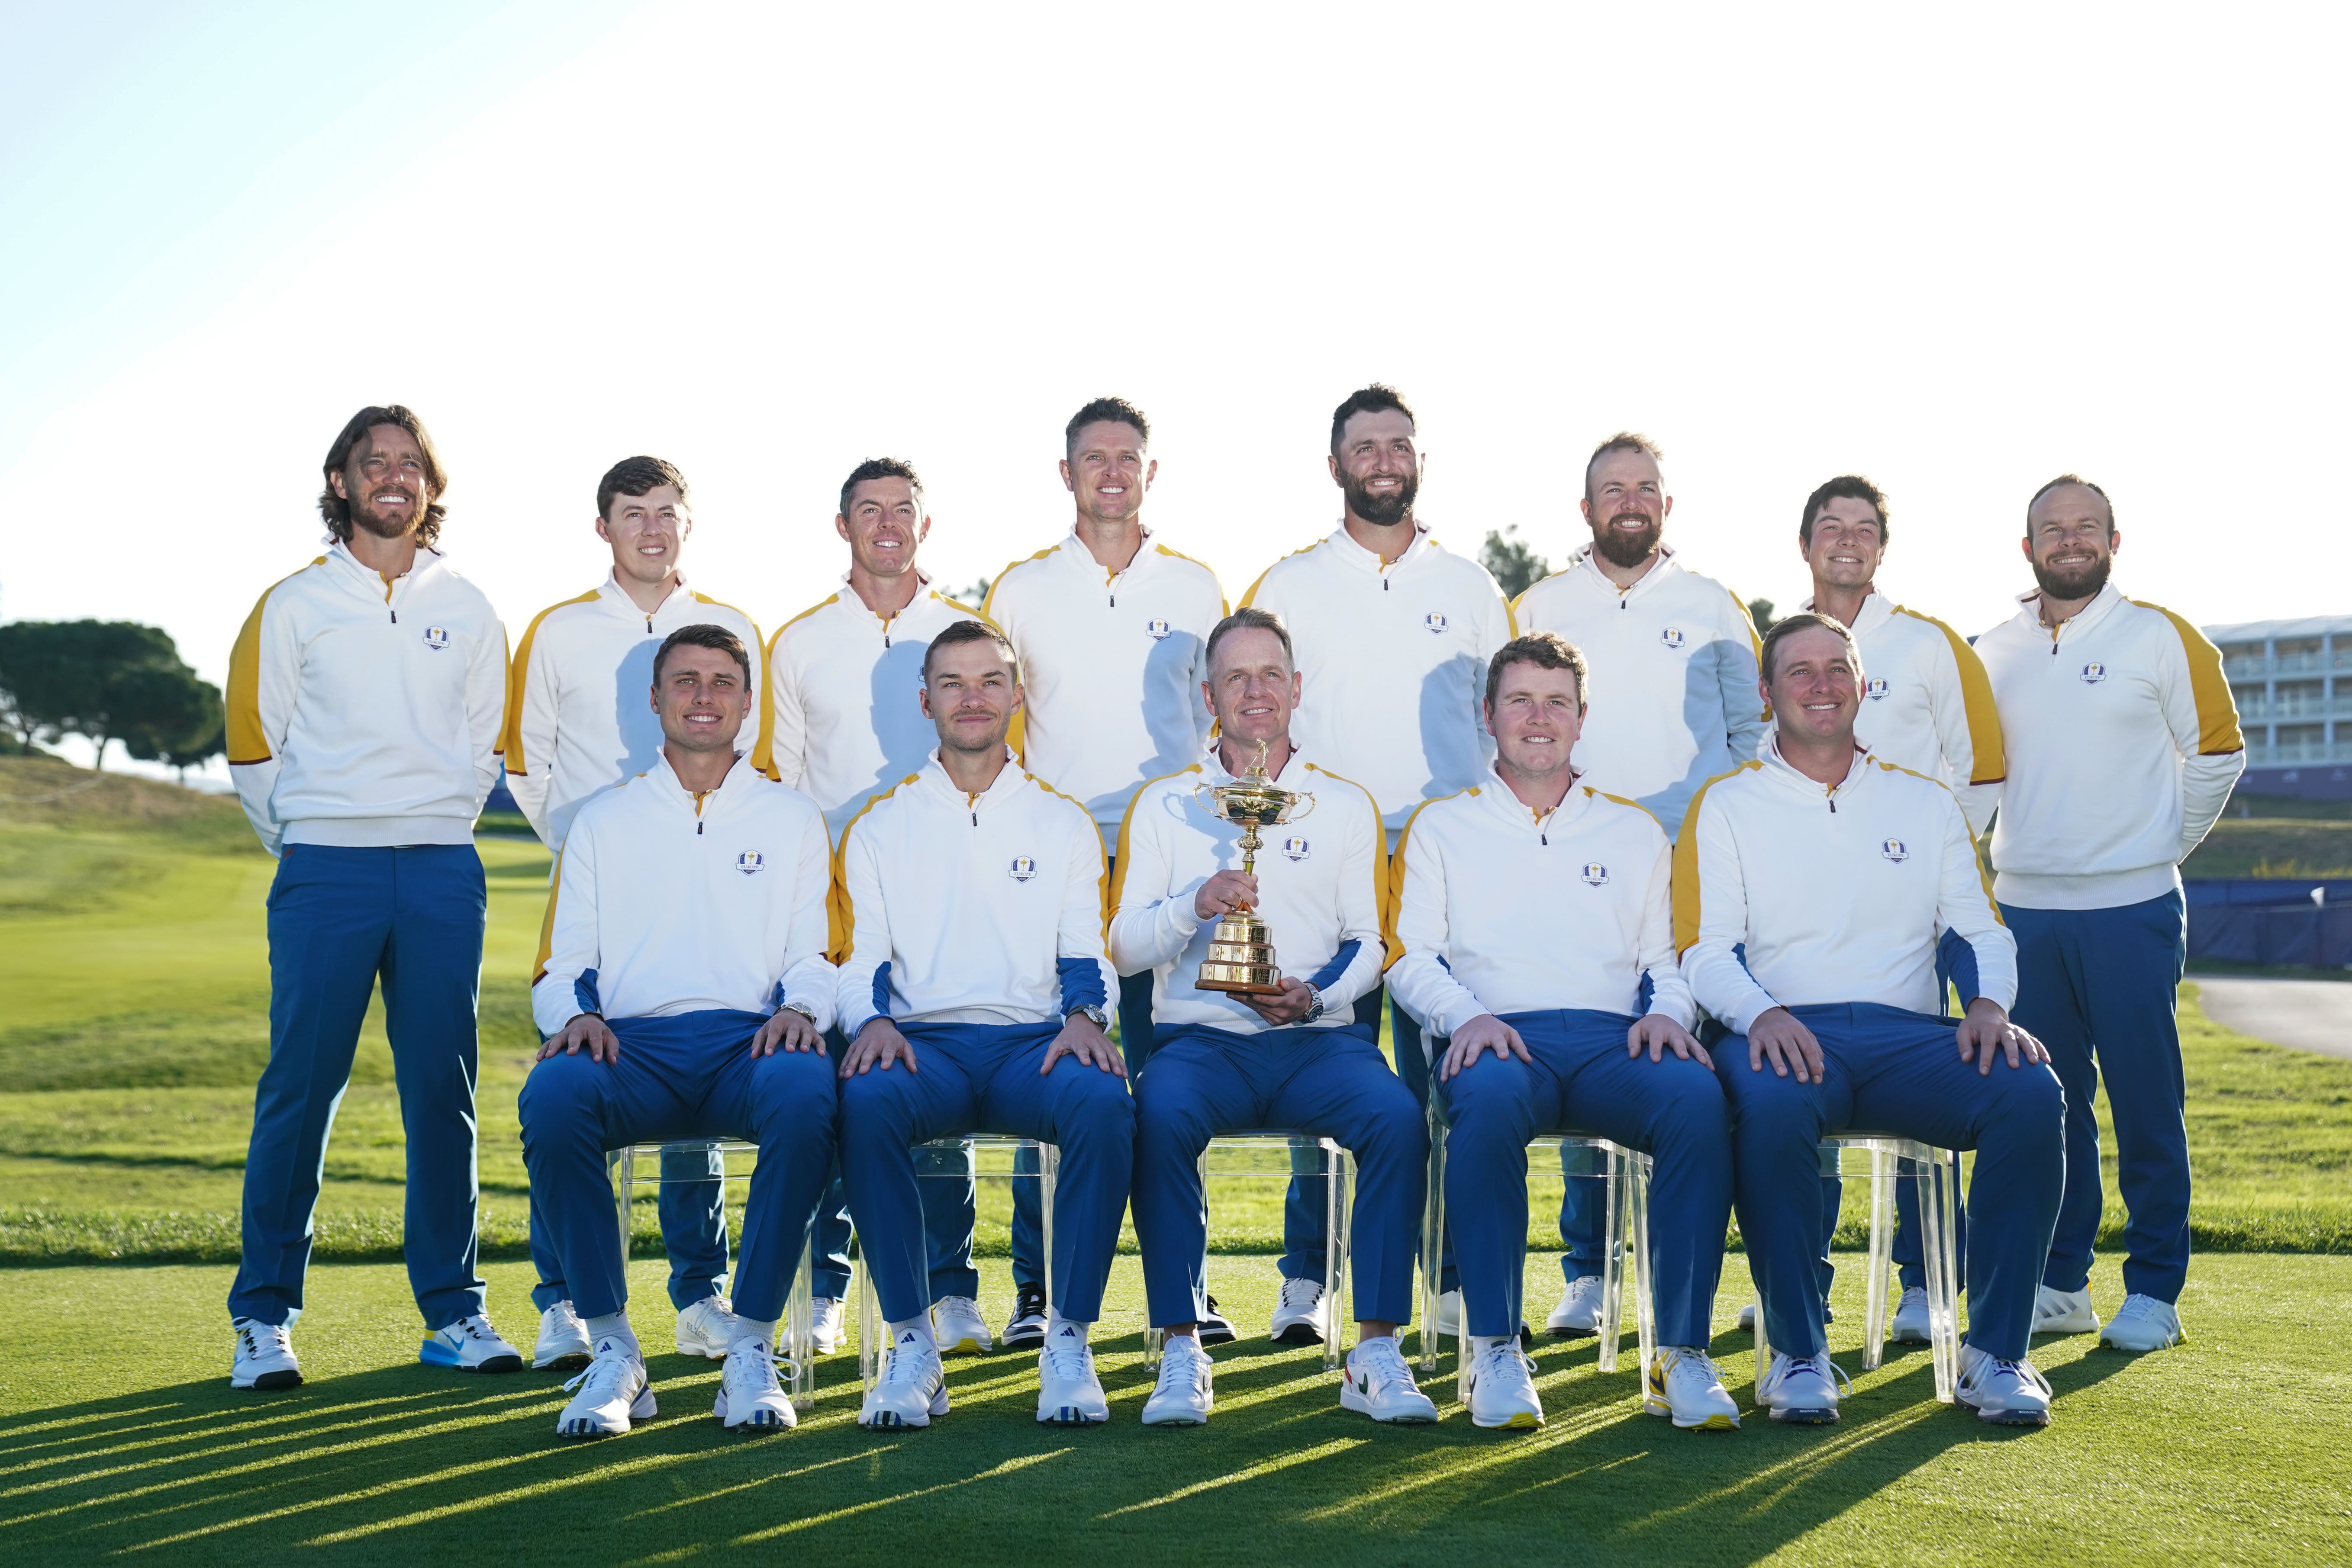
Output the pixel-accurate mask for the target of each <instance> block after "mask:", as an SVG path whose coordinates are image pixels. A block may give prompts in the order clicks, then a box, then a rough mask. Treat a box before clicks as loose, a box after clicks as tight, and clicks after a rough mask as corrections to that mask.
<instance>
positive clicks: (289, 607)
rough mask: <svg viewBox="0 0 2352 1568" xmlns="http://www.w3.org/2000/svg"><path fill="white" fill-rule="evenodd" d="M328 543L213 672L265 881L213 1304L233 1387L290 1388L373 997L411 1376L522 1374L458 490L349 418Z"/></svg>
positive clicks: (486, 745) (480, 737)
mask: <svg viewBox="0 0 2352 1568" xmlns="http://www.w3.org/2000/svg"><path fill="white" fill-rule="evenodd" d="M323 468H324V471H325V478H326V486H325V489H324V490H323V491H322V492H321V493H320V497H319V510H320V513H321V515H323V516H324V517H325V519H326V522H327V531H328V533H329V534H330V535H331V536H332V540H333V542H332V543H331V544H330V545H329V546H328V547H327V552H326V553H325V554H323V555H321V556H320V557H319V558H318V559H317V560H315V561H313V562H311V563H310V565H308V566H306V567H304V568H303V569H302V570H301V571H299V572H297V573H295V574H293V575H292V576H291V577H289V578H287V579H285V580H284V581H283V582H280V583H279V584H277V585H276V586H275V587H273V588H271V589H270V590H269V591H268V593H266V594H264V595H262V596H261V602H260V603H259V604H257V605H255V606H254V608H253V614H252V616H250V617H248V618H247V621H246V623H245V629H244V630H243V631H241V632H239V633H238V634H237V639H236V647H235V648H234V649H233V650H232V651H231V652H230V654H229V668H228V692H227V698H228V704H227V706H228V758H229V763H230V773H231V774H232V776H233V777H234V778H235V779H236V793H237V797H238V799H239V800H240V801H241V802H242V803H243V804H244V806H245V813H246V816H247V818H248V819H250V820H251V822H252V823H253V828H254V831H255V832H256V833H257V834H258V835H259V836H260V837H261V843H262V847H264V848H266V849H268V851H269V852H270V853H271V854H272V855H274V856H276V857H278V875H277V879H276V880H275V881H274V882H272V883H271V885H270V889H269V1065H268V1067H266V1068H263V1069H262V1073H261V1082H260V1085H259V1086H258V1088H257V1089H256V1090H255V1093H254V1102H253V1142H252V1145H251V1147H250V1149H249V1150H248V1151H247V1155H246V1163H245V1220H244V1249H243V1255H242V1257H241V1258H240V1260H239V1262H238V1265H237V1271H236V1283H235V1284H233V1285H232V1286H231V1287H230V1289H229V1297H228V1310H229V1320H230V1327H231V1330H232V1331H233V1332H234V1333H235V1335H236V1348H235V1350H234V1352H232V1356H231V1364H230V1371H229V1385H230V1386H231V1387H232V1388H265V1389H275V1388H291V1387H293V1386H295V1385H296V1384H299V1383H300V1382H301V1381H302V1373H301V1371H300V1369H299V1366H298V1365H297V1364H296V1361H295V1356H294V1347H293V1342H292V1341H291V1339H290V1337H289V1334H290V1331H291V1330H292V1328H293V1325H294V1321H295V1320H296V1319H297V1318H298V1317H299V1316H300V1315H301V1311H302V1279H303V1274H304V1272H305V1271H306V1269H307V1268H308V1267H309V1265H310V1234H311V1231H310V1220H311V1215H312V1212H313V1211H314V1210H315V1209H316V1208H317V1206H318V1202H319V1179H320V1163H321V1161H322V1160H323V1159H324V1158H325V1154H326V1147H327V1131H328V1129H329V1128H330V1127H331V1125H332V1124H333V1122H334V1118H335V1108H336V1106H337V1105H338V1104H340V1103H341V1100H342V1095H343V1089H344V1088H345V1086H346V1085H347V1084H348V1083H349V1082H350V1081H351V1075H352V1053H353V1052H354V1051H355V1050H356V1049H357V1048H358V1047H359V1037H360V1024H361V1021H362V1019H363V1018H364V1017H365V1016H367V1008H368V999H369V997H370V995H371V994H373V992H374V990H375V988H376V983H377V980H378V977H379V976H381V977H382V980H383V1001H384V1030H385V1034H386V1036H387V1037H388V1038H389V1039H390V1041H391V1044H392V1059H393V1072H394V1081H395V1082H396V1083H397V1084H398V1085H399V1089H400V1112H401V1121H402V1124H403V1126H404V1128H405V1130H406V1132H407V1145H408V1203H407V1214H406V1219H405V1226H404V1233H403V1245H402V1250H403V1253H404V1256H405V1257H406V1258H407V1262H408V1281H409V1285H410V1287H411V1288H412V1289H414V1290H415V1293H416V1305H417V1310H419V1311H421V1312H423V1313H424V1315H425V1332H426V1336H427V1337H426V1339H425V1342H424V1346H423V1349H422V1350H421V1352H419V1359H421V1360H422V1361H424V1362H425V1363H427V1364H428V1365H435V1366H448V1367H455V1368H457V1369H458V1370H459V1371H464V1372H512V1371H515V1370H516V1369H518V1368H519V1367H520V1365H521V1364H522V1363H521V1358H520V1356H519V1355H517V1354H516V1352H515V1348H514V1347H513V1346H512V1345H510V1344H508V1343H507V1342H505V1341H504V1340H502V1339H500V1338H499V1335H498V1331H496V1330H495V1329H493V1328H492V1327H491V1326H490V1321H489V1319H488V1317H487V1316H485V1315H484V1313H483V1310H482V1304H483V1297H484V1287H483V1282H482V1277H481V1275H480V1273H479V1272H478V1269H477V1268H476V1267H475V1258H476V1236H477V1233H476V1228H475V1188H474V1148H475V1126H476V1123H475V1118H474V1084H475V1081H476V1079H477V1077H478V1071H477V1069H478V1050H479V1037H478V1032H477V1027H476V1015H475V1002H476V996H477V987H478V984H479V980H480V976H481V973H482V929H483V919H484V915H485V912H486V910H487V908H488V906H487V903H486V900H485V889H484V885H483V880H482V862H481V858H480V857H479V856H478V855H477V854H476V853H475V852H474V819H475V818H476V817H477V816H480V815H481V809H482V802H483V801H484V800H486V799H488V796H489V793H490V789H491V786H492V785H493V784H496V783H497V782H498V775H499V759H498V739H499V726H500V721H501V718H502V716H503V711H504V710H503V707H502V700H503V698H504V695H505V688H506V673H507V665H506V655H507V639H506V631H505V628H504V627H502V626H499V618H498V616H497V613H496V612H494V611H493V610H492V609H491V608H490V603H489V601H488V599H486V598H484V597H483V596H482V592H481V590H480V589H478V588H477V587H475V586H474V585H473V584H471V583H468V582H467V581H466V580H465V579H464V578H462V577H460V576H458V575H457V573H455V572H453V571H451V570H450V568H449V566H448V563H446V561H445V560H444V559H443V557H442V554H441V552H440V550H439V548H438V545H439V541H440V536H441V524H442V521H443V518H444V509H443V507H442V503H441V497H442V495H443V493H444V492H445V491H446V489H447V488H448V481H447V479H446V476H445V475H444V474H443V472H442V469H441V460H440V458H438V457H437V456H436V454H435V452H434V450H433V443H432V442H431V440H429V439H428V438H427V437H426V436H425V426H424V424H423V422H422V421H420V420H419V419H418V418H417V417H416V416H415V415H414V414H412V413H410V412H409V411H408V410H407V409H405V408H403V407H401V406H399V405H396V404H395V405H389V406H384V407H370V408H362V409H361V410H360V411H359V412H358V413H357V414H354V415H353V416H352V417H351V419H350V420H349V422H347V423H346V424H345V425H344V426H343V428H342V430H341V432H340V433H339V434H337V436H336V437H335V439H334V444H333V445H332V446H331V447H328V449H327V460H326V462H325V464H324V465H323Z"/></svg>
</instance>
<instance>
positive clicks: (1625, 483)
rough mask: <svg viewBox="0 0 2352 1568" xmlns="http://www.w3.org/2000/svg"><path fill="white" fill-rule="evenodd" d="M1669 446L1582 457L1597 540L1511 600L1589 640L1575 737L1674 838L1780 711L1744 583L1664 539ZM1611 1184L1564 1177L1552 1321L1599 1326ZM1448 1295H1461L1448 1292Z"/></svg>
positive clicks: (1627, 437)
mask: <svg viewBox="0 0 2352 1568" xmlns="http://www.w3.org/2000/svg"><path fill="white" fill-rule="evenodd" d="M1663 463H1664V455H1663V454H1662V453H1660V451H1659V450H1658V447H1657V444H1656V443H1655V442H1654V441H1652V440H1651V439H1650V438H1649V437H1646V436H1637V435H1635V434H1633V432H1631V431H1621V432H1619V433H1618V434H1617V435H1614V436H1612V437H1609V438H1608V439H1607V440H1605V441H1603V442H1601V445H1600V446H1598V447H1594V448H1593V452H1592V456H1591V458H1588V459H1587V460H1586V462H1585V465H1584V499H1583V501H1582V502H1581V508H1582V510H1583V513H1584V521H1585V523H1586V525H1587V526H1588V527H1590V528H1591V531H1592V542H1591V543H1590V544H1588V545H1586V546H1585V547H1584V548H1582V549H1580V550H1579V551H1578V552H1576V553H1575V554H1573V555H1571V556H1570V557H1569V560H1568V564H1567V565H1565V566H1563V567H1561V568H1560V569H1559V571H1557V572H1555V573H1553V574H1551V575H1550V576H1549V577H1547V578H1545V579H1544V580H1543V581H1542V582H1540V583H1538V584H1535V586H1533V587H1531V588H1529V589H1528V591H1527V592H1526V593H1524V594H1522V595H1519V597H1518V600H1517V603H1516V604H1514V605H1512V606H1511V610H1512V614H1513V615H1514V616H1516V617H1517V621H1518V626H1519V630H1520V631H1521V632H1556V633H1558V634H1559V636H1561V637H1565V638H1567V639H1568V641H1569V642H1570V644H1571V645H1573V646H1574V647H1577V648H1579V649H1580V650H1582V652H1583V654H1584V657H1585V658H1587V659H1588V660H1590V661H1591V666H1592V679H1593V681H1594V682H1595V683H1596V684H1597V685H1599V686H1600V687H1601V689H1602V690H1604V691H1606V692H1608V693H1609V700H1608V701H1607V702H1604V703H1602V704H1601V706H1599V707H1598V708H1596V709H1594V710H1593V714H1592V719H1591V722H1590V723H1588V724H1587V725H1586V726H1585V729H1584V732H1583V736H1582V738H1581V739H1580V740H1579V741H1578V742H1577V743H1576V762H1577V765H1578V766H1579V767H1580V768H1582V769H1584V770H1585V772H1586V773H1587V774H1589V775H1590V777H1591V782H1592V784H1594V786H1595V787H1597V788H1600V789H1604V790H1607V791H1608V792H1609V793H1611V794H1612V795H1623V796H1625V797H1626V798H1628V799H1630V800H1633V801H1636V802H1638V803H1640V804H1641V805H1644V806H1647V807H1648V808H1649V809H1650V810H1651V811H1652V812H1653V813H1654V814H1655V815H1656V816H1657V818H1658V820H1659V822H1660V823H1662V824H1664V826H1665V830H1666V836H1667V837H1670V838H1672V837H1677V836H1679V835H1680V834H1681V832H1682V826H1683V813H1684V812H1685V810H1687V809H1688V808H1689V805H1690V802H1691V796H1692V795H1694V794H1696V791H1697V789H1698V787H1699V785H1701V784H1705V783H1706V781H1707V780H1708V779H1711V778H1713V777H1714V776H1715V775H1716V774H1717V773H1727V772H1729V771H1730V770H1731V769H1733V768H1735V767H1738V765H1739V764H1740V763H1744V762H1746V761H1748V759H1749V758H1751V757H1753V756H1754V755H1756V748H1757V745H1758V743H1759V742H1761V741H1762V739H1763V737H1764V726H1765V722H1766V720H1767V718H1768V717H1769V716H1768V715H1767V714H1766V712H1765V710H1764V705H1763V703H1762V702H1761V701H1760V700H1759V699H1758V696H1757V679H1758V671H1757V642H1756V627H1755V626H1754V624H1753V623H1751V622H1750V621H1749V620H1748V606H1747V605H1746V604H1745V602H1743V601H1742V600H1741V598H1740V597H1739V595H1738V594H1736V593H1734V592H1732V591H1731V589H1729V588H1728V587H1726V586H1725V585H1724V584H1722V583H1720V582H1718V581H1717V580H1716V579H1715V578H1713V577H1706V576H1702V575H1701V574H1698V573H1696V572H1694V571H1693V570H1691V568H1690V567H1689V566H1688V565H1687V564H1685V563H1684V561H1683V559H1682V557H1681V556H1680V555H1678V554H1677V553H1676V552H1675V550H1674V548H1673V547H1672V546H1671V545H1668V544H1667V543H1666V542H1665V538H1664V536H1665V530H1666V519H1667V518H1668V517H1669V516H1670V515H1671V514H1672V513H1673V511H1674V510H1675V498H1674V497H1673V496H1672V495H1671V494H1669V493H1668V492H1667V490H1666V482H1665V475H1664V470H1663V467H1662V465H1663ZM1599 1188H1600V1184H1599V1183H1598V1182H1597V1181H1593V1180H1591V1179H1590V1178H1585V1177H1569V1178H1567V1179H1566V1180H1564V1181H1563V1183H1562V1192H1561V1196H1560V1205H1559V1234H1560V1238H1561V1240H1562V1241H1564V1242H1565V1243H1566V1244H1567V1248H1568V1249H1567V1251H1566V1252H1564V1253H1563V1254H1561V1256H1560V1260H1559V1268H1560V1273H1561V1275H1562V1276H1563V1278H1564V1280H1565V1284H1564V1287H1563V1289H1562V1291H1561V1295H1560V1299H1559V1306H1557V1307H1555V1308H1554V1309H1553V1310H1552V1313H1551V1316H1550V1318H1549V1320H1547V1327H1549V1330H1550V1331H1551V1332H1552V1333H1554V1334H1559V1335H1566V1334H1590V1333H1593V1332H1595V1331H1598V1330H1599V1328H1600V1326H1601V1258H1602V1247H1603V1246H1604V1242H1603V1239H1602V1237H1601V1230H1602V1228H1603V1218H1602V1213H1601V1205H1600V1203H1599V1201H1598V1200H1599V1196H1600V1193H1599ZM1448 1305H1449V1306H1450V1305H1451V1302H1450V1301H1449V1303H1448Z"/></svg>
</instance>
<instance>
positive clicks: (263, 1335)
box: [215, 1318, 294, 1361]
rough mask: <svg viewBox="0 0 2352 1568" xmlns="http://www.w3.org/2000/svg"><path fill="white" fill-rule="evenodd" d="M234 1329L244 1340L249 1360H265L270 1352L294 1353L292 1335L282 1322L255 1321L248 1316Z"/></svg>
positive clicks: (287, 1354)
mask: <svg viewBox="0 0 2352 1568" xmlns="http://www.w3.org/2000/svg"><path fill="white" fill-rule="evenodd" d="M236 1331H237V1336H238V1337H239V1338H240V1339H242V1340H243V1341H244V1342H245V1353H246V1358H247V1360H249V1361H262V1360H266V1359H267V1358H268V1356H270V1355H271V1354H277V1355H283V1356H291V1355H292V1354H293V1353H294V1336H293V1334H292V1332H291V1331H289V1328H288V1326H287V1325H286V1324H284V1323H257V1322H255V1321H252V1320H251V1319H250V1318H248V1319H247V1320H246V1321H244V1322H242V1323H239V1324H238V1325H237V1327H236ZM215 1343H218V1342H217V1341H215Z"/></svg>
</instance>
